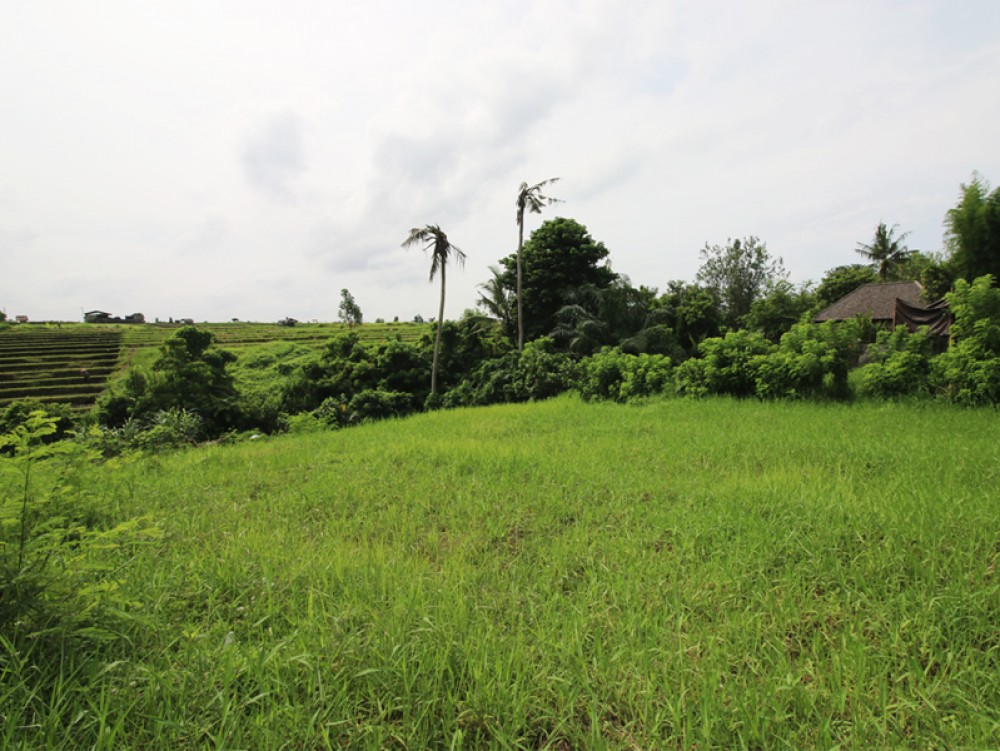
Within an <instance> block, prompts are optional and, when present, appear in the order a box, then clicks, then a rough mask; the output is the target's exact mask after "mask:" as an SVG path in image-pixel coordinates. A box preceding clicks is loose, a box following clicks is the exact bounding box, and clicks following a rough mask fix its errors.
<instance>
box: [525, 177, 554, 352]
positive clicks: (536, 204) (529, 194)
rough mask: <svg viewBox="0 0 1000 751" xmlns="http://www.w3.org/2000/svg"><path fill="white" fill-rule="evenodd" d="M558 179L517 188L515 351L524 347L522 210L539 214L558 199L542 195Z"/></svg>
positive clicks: (552, 178) (551, 178)
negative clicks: (543, 208) (544, 189)
mask: <svg viewBox="0 0 1000 751" xmlns="http://www.w3.org/2000/svg"><path fill="white" fill-rule="evenodd" d="M558 180H559V178H558V177H550V178H549V179H548V180H542V181H541V182H540V183H535V184H534V185H528V183H521V187H520V188H518V190H517V351H518V352H520V351H521V350H522V349H524V305H523V295H522V291H523V288H522V273H521V251H522V249H523V248H524V211H525V209H527V210H528V211H530V212H531V213H532V214H541V213H542V207H543V206H551V205H552V204H554V203H556V202H558V201H559V199H558V198H550V197H548V196H544V195H542V188H544V187H545V186H546V185H551V184H552V183H554V182H557V181H558Z"/></svg>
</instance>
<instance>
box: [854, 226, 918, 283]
mask: <svg viewBox="0 0 1000 751" xmlns="http://www.w3.org/2000/svg"><path fill="white" fill-rule="evenodd" d="M898 226H899V225H898V224H894V225H892V227H891V228H887V227H886V226H885V222H879V224H878V226H877V227H876V228H875V239H874V240H872V242H871V244H870V245H865V244H864V243H858V247H857V249H856V250H857V252H858V253H860V254H861V255H863V256H864V257H865V258H867V259H868V260H869V261H871V262H872V265H873V266H875V267H876V268H877V270H878V279H879V281H880V282H884V281H886V280H888V278H889V271H890V269H893V268H896V267H897V266H899V265H900V264H901V263H902V262H903V261H905V260H906V258H907V257H908V256H909V255H910V254H911V253H912V252H913V251H911V250H910V249H909V248H907V247H906V246H905V245H903V240H905V239H906V238H907V237H908V236H909V234H910V233H909V232H904V233H903V234H901V235H900V236H899V237H893V236H892V233H893V232H895V231H896V227H898Z"/></svg>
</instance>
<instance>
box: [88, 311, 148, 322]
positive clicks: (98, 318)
mask: <svg viewBox="0 0 1000 751" xmlns="http://www.w3.org/2000/svg"><path fill="white" fill-rule="evenodd" d="M83 320H84V323H145V322H146V316H144V315H143V314H142V313H132V314H131V315H127V316H125V317H124V318H117V317H115V316H113V315H111V314H110V313H106V312H105V311H103V310H91V311H90V312H88V313H84V314H83Z"/></svg>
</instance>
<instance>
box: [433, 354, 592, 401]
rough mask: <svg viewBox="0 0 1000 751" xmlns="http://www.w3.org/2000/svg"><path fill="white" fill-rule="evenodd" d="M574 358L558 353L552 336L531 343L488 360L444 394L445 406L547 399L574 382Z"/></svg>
mask: <svg viewBox="0 0 1000 751" xmlns="http://www.w3.org/2000/svg"><path fill="white" fill-rule="evenodd" d="M573 382H574V375H573V361H572V359H571V358H570V357H569V355H566V354H563V353H560V352H555V351H554V344H553V342H552V340H551V339H548V338H547V337H542V338H541V339H535V340H534V341H531V342H528V343H527V344H526V345H525V346H524V350H523V351H522V352H521V353H520V354H518V353H517V352H510V353H508V354H506V355H504V356H502V357H499V358H494V359H490V360H486V361H484V362H482V363H481V364H480V365H479V367H478V368H476V369H475V370H474V371H473V372H472V373H470V374H469V375H468V376H466V378H465V379H464V380H462V382H461V383H459V384H458V385H457V386H456V387H455V388H453V389H451V390H450V391H448V392H447V393H446V394H444V396H443V398H442V399H441V404H442V406H444V407H461V406H474V405H486V404H501V403H508V402H525V401H528V400H530V399H547V398H549V397H551V396H555V395H556V394H561V393H562V392H563V391H566V390H567V389H568V388H570V387H571V386H572V385H573Z"/></svg>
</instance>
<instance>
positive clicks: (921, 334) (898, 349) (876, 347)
mask: <svg viewBox="0 0 1000 751" xmlns="http://www.w3.org/2000/svg"><path fill="white" fill-rule="evenodd" d="M932 351H933V342H932V341H931V338H930V336H928V334H927V332H926V331H925V330H924V331H917V332H915V333H910V332H909V331H908V330H907V329H906V328H904V327H902V326H900V327H897V328H896V329H895V330H894V331H880V332H879V333H878V334H877V335H876V338H875V342H874V343H872V344H870V345H869V346H868V349H867V351H866V352H865V355H864V359H865V360H867V361H868V362H867V363H866V364H865V365H863V366H862V367H861V368H860V369H859V373H858V393H859V395H861V396H867V397H872V398H880V399H886V398H894V397H899V396H916V395H921V394H927V393H928V391H929V388H930V372H931V355H932Z"/></svg>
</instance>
